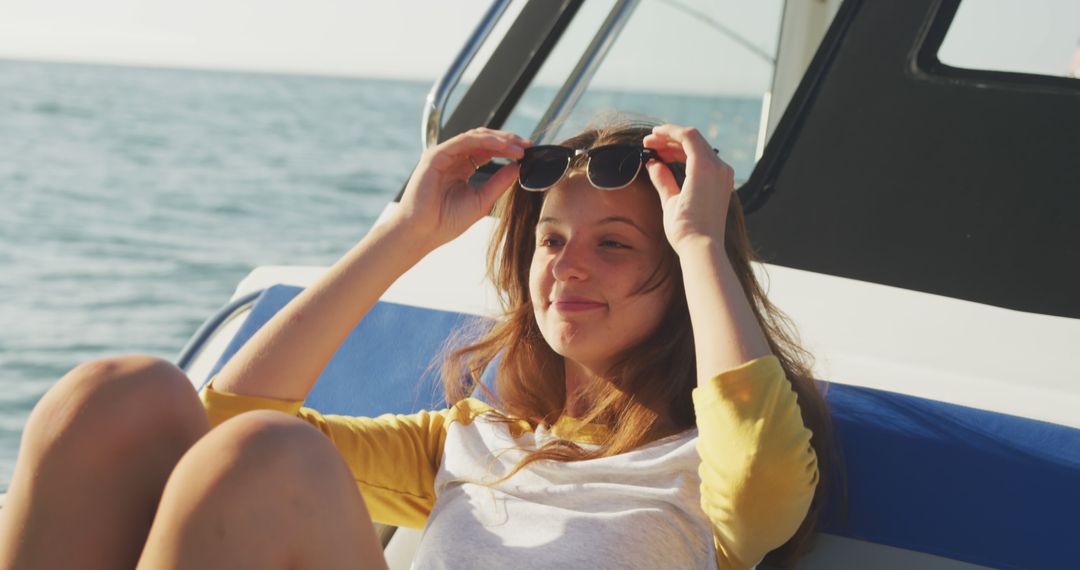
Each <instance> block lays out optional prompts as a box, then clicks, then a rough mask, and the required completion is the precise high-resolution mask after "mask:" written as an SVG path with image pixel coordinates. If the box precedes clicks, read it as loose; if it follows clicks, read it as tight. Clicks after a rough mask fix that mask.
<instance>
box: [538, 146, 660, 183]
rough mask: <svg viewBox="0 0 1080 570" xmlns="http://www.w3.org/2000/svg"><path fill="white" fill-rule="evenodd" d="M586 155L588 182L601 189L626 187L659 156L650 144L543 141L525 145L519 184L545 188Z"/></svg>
mask: <svg viewBox="0 0 1080 570" xmlns="http://www.w3.org/2000/svg"><path fill="white" fill-rule="evenodd" d="M582 155H584V156H585V160H586V164H585V176H586V177H588V179H589V183H590V184H592V185H593V186H595V187H596V188H599V189H601V190H618V189H620V188H626V187H627V186H629V185H630V184H631V183H632V182H633V181H634V179H636V178H637V175H638V173H640V172H641V167H642V166H644V165H645V164H646V163H647V162H649V161H650V160H660V155H658V154H657V153H656V151H655V150H653V149H651V148H645V147H642V146H635V145H629V144H611V145H604V146H598V147H596V148H591V149H588V150H583V149H580V148H569V147H565V146H557V145H540V146H533V147H529V148H527V149H525V156H523V157H522V158H521V160H519V161H518V163H519V164H520V165H521V168H520V170H519V171H518V184H520V185H521V187H522V188H524V189H525V190H529V191H531V192H543V191H544V190H547V189H548V188H551V187H552V186H554V185H555V184H557V183H558V182H559V181H560V180H562V178H563V176H566V172H567V171H568V170H570V164H571V162H572V161H573V160H574V159H575V158H576V157H579V156H582Z"/></svg>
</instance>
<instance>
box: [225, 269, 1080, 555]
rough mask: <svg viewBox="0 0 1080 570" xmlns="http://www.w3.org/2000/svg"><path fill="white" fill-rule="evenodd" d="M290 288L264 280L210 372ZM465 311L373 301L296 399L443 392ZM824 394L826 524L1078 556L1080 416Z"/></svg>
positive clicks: (935, 544)
mask: <svg viewBox="0 0 1080 570" xmlns="http://www.w3.org/2000/svg"><path fill="white" fill-rule="evenodd" d="M299 291H300V289H298V288H296V287H286V286H275V287H271V288H269V289H267V290H266V292H264V293H263V295H262V296H261V297H260V298H259V299H258V301H257V302H256V303H255V305H254V307H253V309H252V312H251V314H250V316H249V317H248V319H247V321H246V322H245V323H244V325H243V326H242V327H241V330H240V332H239V333H238V334H237V335H236V338H234V339H233V342H232V344H230V346H229V347H228V349H227V350H226V352H225V354H224V355H223V356H222V358H221V360H220V361H219V362H218V364H217V366H216V367H215V368H214V372H215V373H216V372H217V370H219V369H220V368H221V366H222V365H223V364H224V362H225V361H227V360H228V358H230V357H231V356H232V355H233V354H235V353H236V350H237V349H238V348H239V347H240V346H241V345H242V344H243V343H244V342H246V341H247V339H248V338H250V337H251V335H252V334H253V333H254V332H255V331H256V330H258V328H259V327H261V326H262V325H263V324H264V323H266V321H268V320H269V319H270V317H271V316H273V314H274V313H276V312H277V311H278V310H279V309H280V308H281V307H283V306H285V304H286V303H288V301H289V300H290V299H292V298H293V297H294V296H295V295H296V294H297V293H299ZM473 318H474V317H470V316H467V315H462V314H458V313H451V312H446V311H436V310H431V309H420V308H416V307H409V306H405V305H397V304H394V303H384V302H380V303H378V304H377V305H376V306H375V307H374V308H373V309H372V310H371V312H370V313H369V314H368V315H367V316H366V317H365V318H364V320H363V321H362V322H361V323H360V326H358V327H357V329H356V330H354V331H353V332H352V334H350V335H349V337H348V338H347V339H346V340H345V342H344V343H343V344H342V346H341V348H340V349H339V350H338V351H337V353H336V354H335V355H334V358H333V360H332V361H331V362H330V364H329V365H328V366H327V367H326V370H324V371H323V373H322V375H321V376H320V377H319V380H318V383H317V384H316V385H315V388H314V389H313V390H312V392H311V395H310V396H309V398H308V399H307V402H306V405H308V406H310V407H312V408H315V409H317V410H319V411H322V412H324V413H333V414H348V415H361V416H375V415H379V414H382V413H386V412H393V413H411V412H414V411H418V410H421V409H432V408H439V407H442V406H444V405H445V399H444V396H443V392H442V388H441V385H440V383H439V381H438V372H439V368H438V366H439V363H438V362H437V359H438V357H439V354H440V351H441V349H442V346H443V343H444V341H445V339H446V338H447V336H448V335H449V334H450V333H451V332H452V331H453V330H454V329H455V328H457V327H459V326H460V325H462V324H463V323H465V322H467V321H469V320H470V319H473ZM489 378H490V377H489ZM485 382H486V383H487V382H489V379H485ZM826 398H827V400H828V401H829V405H830V408H831V410H832V415H833V420H834V422H835V425H836V432H837V439H838V443H839V445H840V450H841V454H842V455H843V458H844V461H845V466H846V470H847V476H848V509H847V512H846V513H843V512H841V509H840V506H839V503H838V501H836V500H835V499H836V498H837V495H834V496H833V501H832V503H831V504H830V505H828V507H827V509H826V510H827V515H826V517H825V521H824V529H825V530H826V531H827V532H829V533H832V534H837V535H840V536H846V537H851V538H857V539H861V540H867V541H870V542H874V543H880V544H887V545H892V546H897V547H900V548H905V549H909V550H914V551H919V552H926V553H930V554H936V555H940V556H944V557H947V558H952V559H956V560H962V561H966V562H971V563H975V564H981V565H985V566H992V567H996V568H1075V567H1077V564H1078V561H1080V430H1076V429H1071V428H1067V427H1063V426H1060V425H1056V424H1050V423H1045V422H1039V421H1034V420H1029V419H1024V418H1018V417H1014V416H1007V415H1003V414H997V413H993V412H987V411H983V410H977V409H973V408H966V407H963V406H957V405H953V404H947V403H943V402H937V401H933V400H925V399H922V398H915V397H912V396H905V395H903V394H896V393H892V392H886V391H882V390H872V389H869V388H860V387H855V386H845V385H840V384H832V385H830V386H829V389H828V392H827V396H826Z"/></svg>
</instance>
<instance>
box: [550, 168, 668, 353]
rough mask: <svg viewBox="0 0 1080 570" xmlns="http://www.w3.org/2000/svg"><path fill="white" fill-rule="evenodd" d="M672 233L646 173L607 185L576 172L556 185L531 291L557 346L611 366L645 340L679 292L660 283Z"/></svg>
mask: <svg viewBox="0 0 1080 570" xmlns="http://www.w3.org/2000/svg"><path fill="white" fill-rule="evenodd" d="M642 175H645V174H644V172H643V173H642ZM665 239H666V238H665V237H664V230H663V222H662V220H661V214H660V201H659V199H658V197H657V194H656V191H655V190H653V189H652V188H651V187H650V186H649V185H648V183H647V182H642V181H641V179H639V180H638V181H636V182H634V183H633V184H631V185H630V186H628V187H626V188H623V189H621V190H614V191H606V190H597V189H596V188H594V187H593V186H592V185H591V184H589V182H588V180H587V179H586V178H585V176H584V174H582V173H576V172H575V173H571V175H569V176H568V177H567V178H564V179H563V180H562V182H560V183H559V184H558V185H556V186H555V187H553V188H551V189H549V190H548V191H547V195H546V197H545V199H544V205H543V208H542V209H541V212H540V221H539V223H538V224H537V226H536V252H535V253H534V254H533V259H532V265H531V267H530V271H529V292H530V295H531V297H532V303H533V310H534V312H535V314H536V322H537V324H538V325H539V327H540V332H541V333H542V334H543V335H544V338H545V339H546V340H547V342H548V344H549V345H550V346H551V348H552V349H554V350H555V352H557V353H558V354H561V355H562V356H564V357H565V358H568V359H570V360H573V361H575V362H577V363H579V364H583V365H585V366H586V367H588V368H589V369H591V370H593V371H594V372H597V373H604V372H606V371H607V370H608V368H609V367H610V365H611V364H613V360H614V358H615V357H617V356H618V354H619V353H620V352H621V351H623V350H625V349H627V348H630V347H633V346H635V345H636V344H638V343H640V342H641V341H642V340H644V339H645V338H646V337H647V336H648V335H649V334H650V333H651V332H652V331H653V329H655V328H656V326H657V325H658V324H659V322H660V319H661V318H662V317H663V315H664V312H665V310H666V308H667V304H668V302H669V301H670V299H671V286H670V281H668V280H665V281H664V283H663V284H662V285H661V286H659V287H655V283H656V281H655V279H656V278H657V277H656V276H654V272H655V271H657V269H658V267H659V266H660V263H661V260H662V258H663V253H664V248H666V247H667V246H666V243H665V241H664V240H665ZM643 289H646V290H647V289H652V290H651V291H647V292H644V291H643Z"/></svg>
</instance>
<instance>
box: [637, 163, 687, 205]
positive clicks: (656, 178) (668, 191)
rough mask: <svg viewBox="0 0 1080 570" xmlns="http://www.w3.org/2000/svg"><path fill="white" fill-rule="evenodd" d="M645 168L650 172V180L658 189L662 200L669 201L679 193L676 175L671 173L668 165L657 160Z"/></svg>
mask: <svg viewBox="0 0 1080 570" xmlns="http://www.w3.org/2000/svg"><path fill="white" fill-rule="evenodd" d="M645 168H646V169H647V170H648V171H649V180H651V181H652V183H653V186H655V187H656V191H657V192H659V193H660V198H661V199H662V200H667V199H668V198H671V197H672V196H675V195H676V194H678V193H679V185H678V184H677V183H676V182H675V175H674V174H672V173H671V169H670V168H668V167H667V165H666V164H664V163H663V162H660V161H659V160H656V161H652V162H650V163H648V164H646V165H645Z"/></svg>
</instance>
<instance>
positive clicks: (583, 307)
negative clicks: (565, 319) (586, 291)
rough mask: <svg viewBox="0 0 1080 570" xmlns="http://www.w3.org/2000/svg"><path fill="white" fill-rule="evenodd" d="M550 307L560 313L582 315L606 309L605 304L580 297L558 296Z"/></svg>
mask: <svg viewBox="0 0 1080 570" xmlns="http://www.w3.org/2000/svg"><path fill="white" fill-rule="evenodd" d="M551 306H552V307H553V308H554V309H555V310H556V311H559V312H560V313H582V312H585V311H594V310H597V309H603V308H606V307H607V303H603V302H601V301H597V300H594V299H590V298H588V297H582V296H580V295H560V296H558V297H556V298H555V299H553V300H552V301H551Z"/></svg>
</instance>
